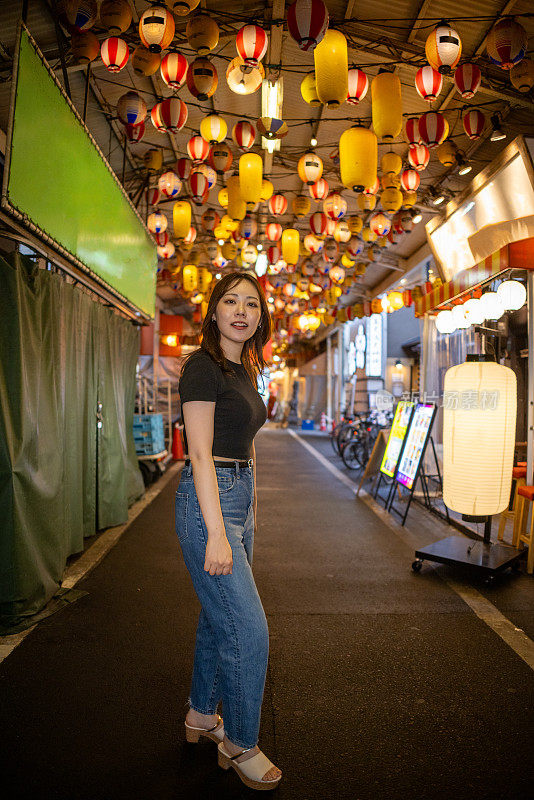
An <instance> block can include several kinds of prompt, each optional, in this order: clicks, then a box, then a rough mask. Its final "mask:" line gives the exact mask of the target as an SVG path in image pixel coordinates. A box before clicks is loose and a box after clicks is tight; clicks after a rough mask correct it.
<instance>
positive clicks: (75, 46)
mask: <svg viewBox="0 0 534 800" xmlns="http://www.w3.org/2000/svg"><path fill="white" fill-rule="evenodd" d="M70 49H71V52H72V55H73V56H74V58H75V59H76V61H77V62H78V64H89V63H90V62H91V61H94V60H95V58H96V57H97V56H98V54H99V52H101V48H100V42H99V41H98V39H97V38H96V36H95V35H94V33H92V32H91V31H84V32H83V33H73V34H72V38H71V40H70ZM126 50H127V51H128V48H126ZM126 61H128V56H126ZM125 63H126V62H125ZM123 66H124V64H123ZM110 71H111V70H110Z"/></svg>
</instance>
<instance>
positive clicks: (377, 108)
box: [371, 72, 402, 142]
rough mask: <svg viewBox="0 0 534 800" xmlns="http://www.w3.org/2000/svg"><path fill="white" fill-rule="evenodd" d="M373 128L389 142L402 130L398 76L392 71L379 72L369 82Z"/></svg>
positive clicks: (382, 138)
mask: <svg viewBox="0 0 534 800" xmlns="http://www.w3.org/2000/svg"><path fill="white" fill-rule="evenodd" d="M371 96H372V114H373V129H374V132H375V134H376V135H377V137H378V138H379V139H381V140H382V141H385V142H390V141H392V140H393V139H396V138H397V136H398V135H399V133H400V132H401V130H402V97H401V83H400V78H399V76H398V75H396V74H395V73H393V72H379V73H378V75H376V77H374V78H373V80H372V82H371Z"/></svg>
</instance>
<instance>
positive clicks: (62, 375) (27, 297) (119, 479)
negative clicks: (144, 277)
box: [0, 254, 143, 624]
mask: <svg viewBox="0 0 534 800" xmlns="http://www.w3.org/2000/svg"><path fill="white" fill-rule="evenodd" d="M0 309H1V313H0V618H1V619H2V621H3V623H4V624H10V623H11V622H12V623H16V621H17V620H19V619H20V617H23V616H28V615H31V614H34V613H36V612H37V611H39V610H40V609H41V608H42V607H43V606H44V605H45V604H46V603H47V602H48V600H49V599H50V598H51V597H52V595H53V594H55V592H56V591H57V589H58V587H59V584H60V582H61V578H62V575H63V571H64V569H65V565H66V561H67V558H68V556H69V555H71V554H73V553H78V552H80V551H82V550H83V548H84V538H85V537H87V536H91V535H93V534H94V533H95V532H96V531H97V530H99V529H102V528H105V527H108V526H110V525H117V524H120V523H123V522H125V521H126V520H127V518H128V506H129V505H131V503H132V502H133V501H134V500H135V499H137V498H138V497H140V496H141V495H142V493H143V482H142V478H141V474H140V472H139V469H138V466H137V459H136V455H135V446H134V441H133V433H132V430H133V428H132V421H133V411H134V400H135V366H136V362H137V356H138V352H139V339H138V337H139V334H138V332H137V331H136V329H135V328H134V327H133V326H132V325H131V323H129V322H128V321H127V320H124V319H122V318H120V317H118V316H117V315H116V314H113V313H112V312H111V311H110V310H109V309H107V308H105V307H104V306H102V305H101V304H99V303H96V302H94V301H93V300H91V298H90V297H89V296H88V295H87V294H85V293H84V292H82V291H81V290H80V289H77V288H76V287H74V286H72V285H71V284H67V283H66V282H65V281H64V280H63V279H62V278H61V277H60V276H59V275H56V274H52V273H50V272H48V271H46V270H42V269H38V268H37V267H36V265H35V264H34V262H33V261H32V260H31V259H28V258H25V257H23V256H20V255H18V254H16V255H15V256H13V258H12V263H8V262H7V261H6V260H4V259H2V258H0ZM97 403H101V404H102V411H101V415H102V427H100V428H99V427H97Z"/></svg>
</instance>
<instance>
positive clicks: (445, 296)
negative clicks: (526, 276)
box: [415, 239, 534, 317]
mask: <svg viewBox="0 0 534 800" xmlns="http://www.w3.org/2000/svg"><path fill="white" fill-rule="evenodd" d="M507 269H531V270H534V239H523V240H522V241H521V242H512V243H511V244H507V245H505V246H504V247H501V249H500V250H498V251H497V252H496V253H493V254H492V255H491V256H488V258H485V259H484V260H483V261H480V262H479V263H478V264H476V265H475V266H474V267H471V268H470V269H465V270H463V271H462V272H459V273H458V275H456V277H455V278H454V279H453V280H452V281H448V282H447V283H444V284H443V285H442V286H438V287H437V288H435V289H432V291H431V292H428V293H427V294H424V295H423V296H422V297H420V298H419V299H418V300H416V301H415V316H416V317H422V316H424V315H425V314H430V313H432V312H433V311H435V310H437V309H438V308H439V309H440V310H441V308H442V307H444V308H445V307H447V305H448V304H449V303H452V301H453V300H456V298H458V297H461V296H462V295H463V294H466V293H467V292H470V291H472V290H473V289H476V288H477V287H478V286H481V285H482V284H483V283H486V282H487V281H489V280H492V279H493V278H496V277H497V275H499V274H500V273H501V272H504V271H505V270H507Z"/></svg>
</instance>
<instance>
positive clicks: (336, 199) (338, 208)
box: [323, 192, 347, 222]
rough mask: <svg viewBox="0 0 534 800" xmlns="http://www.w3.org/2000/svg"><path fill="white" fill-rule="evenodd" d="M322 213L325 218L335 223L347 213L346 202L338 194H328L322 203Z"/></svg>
mask: <svg viewBox="0 0 534 800" xmlns="http://www.w3.org/2000/svg"><path fill="white" fill-rule="evenodd" d="M323 211H324V213H325V214H326V216H327V217H330V219H332V220H335V221H336V222H337V220H338V219H341V217H343V216H344V215H345V214H346V213H347V201H346V200H345V198H344V197H342V196H341V195H340V194H339V192H330V194H329V195H328V197H327V198H326V200H325V201H324V203H323Z"/></svg>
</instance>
